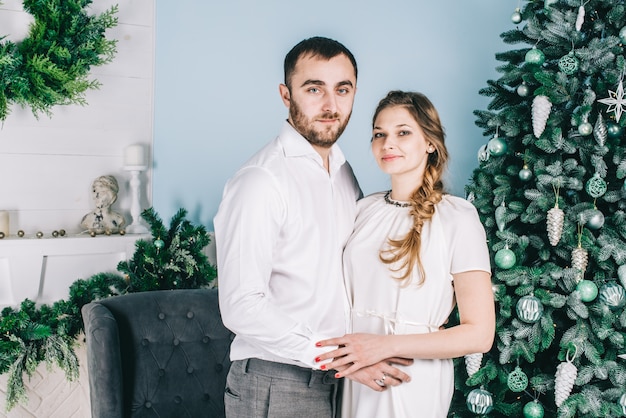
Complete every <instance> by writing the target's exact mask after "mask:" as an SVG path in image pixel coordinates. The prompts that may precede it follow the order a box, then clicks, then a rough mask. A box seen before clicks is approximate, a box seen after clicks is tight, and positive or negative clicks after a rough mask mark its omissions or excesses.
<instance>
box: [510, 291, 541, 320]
mask: <svg viewBox="0 0 626 418" xmlns="http://www.w3.org/2000/svg"><path fill="white" fill-rule="evenodd" d="M515 311H516V312H517V317H518V318H519V319H521V320H522V321H524V322H527V323H529V324H532V323H534V322H537V321H538V320H539V319H540V318H541V314H543V304H542V303H541V301H540V300H539V298H538V297H536V296H533V295H526V296H523V297H521V298H520V300H518V301H517V305H515Z"/></svg>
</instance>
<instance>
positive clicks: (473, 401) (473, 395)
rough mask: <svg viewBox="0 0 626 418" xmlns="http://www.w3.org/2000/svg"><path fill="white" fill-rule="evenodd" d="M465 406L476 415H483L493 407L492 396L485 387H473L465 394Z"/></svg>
mask: <svg viewBox="0 0 626 418" xmlns="http://www.w3.org/2000/svg"><path fill="white" fill-rule="evenodd" d="M466 403H467V408H468V409H469V410H470V411H471V412H473V413H475V414H478V415H485V414H488V413H489V412H491V410H492V409H493V396H491V393H489V392H487V391H486V390H485V389H482V388H480V389H474V390H472V391H471V392H470V393H468V394H467V401H466Z"/></svg>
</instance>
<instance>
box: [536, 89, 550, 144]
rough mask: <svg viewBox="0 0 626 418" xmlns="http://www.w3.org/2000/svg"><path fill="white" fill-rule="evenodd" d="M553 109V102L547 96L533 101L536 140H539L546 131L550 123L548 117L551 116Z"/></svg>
mask: <svg viewBox="0 0 626 418" xmlns="http://www.w3.org/2000/svg"><path fill="white" fill-rule="evenodd" d="M551 109H552V102H551V101H550V99H548V97H547V96H543V95H539V96H535V98H534V99H533V106H532V114H533V134H535V137H536V138H539V137H540V136H541V134H542V133H543V131H544V130H545V129H546V123H548V117H549V116H550V110H551Z"/></svg>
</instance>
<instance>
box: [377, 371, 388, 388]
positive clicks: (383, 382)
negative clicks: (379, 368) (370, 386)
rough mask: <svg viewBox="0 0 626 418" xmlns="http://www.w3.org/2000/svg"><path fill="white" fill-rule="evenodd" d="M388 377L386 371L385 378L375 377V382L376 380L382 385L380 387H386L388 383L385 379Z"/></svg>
mask: <svg viewBox="0 0 626 418" xmlns="http://www.w3.org/2000/svg"><path fill="white" fill-rule="evenodd" d="M386 378H387V374H386V373H383V378H382V379H374V382H375V383H376V384H377V385H378V386H380V387H383V388H384V387H385V386H387V385H386V384H385V379H386Z"/></svg>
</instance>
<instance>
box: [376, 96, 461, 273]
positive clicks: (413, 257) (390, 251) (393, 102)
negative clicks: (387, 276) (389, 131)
mask: <svg viewBox="0 0 626 418" xmlns="http://www.w3.org/2000/svg"><path fill="white" fill-rule="evenodd" d="M391 107H403V108H405V109H406V110H408V111H409V113H410V114H411V115H412V116H413V118H414V119H415V121H416V122H417V123H418V125H419V126H420V128H421V129H422V132H423V133H424V137H425V139H426V141H428V142H429V143H430V144H432V146H433V147H434V151H433V152H432V153H430V154H428V162H427V165H426V169H425V172H424V176H423V181H422V184H421V185H420V186H419V187H417V188H416V190H415V191H414V192H413V194H412V195H411V198H410V204H411V210H410V214H411V217H412V218H413V227H412V228H411V230H410V231H409V232H408V234H407V235H406V236H405V237H404V238H401V239H391V238H389V241H388V244H389V246H388V248H386V249H383V250H381V251H380V254H379V257H380V260H381V261H382V262H383V263H385V264H388V265H390V269H391V270H392V271H394V272H396V273H399V276H397V277H396V279H397V280H400V281H402V282H404V283H403V284H408V283H409V282H410V281H409V280H407V279H408V278H409V277H410V275H411V272H412V270H413V267H416V268H417V272H418V277H419V281H418V284H422V283H423V282H424V280H425V279H426V272H425V270H424V266H423V264H422V260H421V257H420V250H421V247H422V228H423V226H424V223H426V222H427V221H429V220H430V219H432V217H433V215H434V213H435V206H436V205H437V203H439V202H440V201H441V199H442V197H443V194H444V186H443V182H442V177H443V174H444V171H445V169H446V165H447V162H448V158H449V154H448V150H447V148H446V145H445V133H444V129H443V126H442V125H441V121H440V119H439V113H438V112H437V109H435V106H434V105H433V104H432V102H431V101H430V100H429V99H428V98H427V97H426V96H425V95H423V94H421V93H417V92H404V91H398V90H394V91H390V92H389V93H388V94H387V96H386V97H385V98H383V99H382V100H381V101H380V102H379V103H378V106H377V107H376V111H375V112H374V117H373V119H372V124H373V125H374V124H375V121H376V118H377V117H378V114H379V113H380V112H381V111H382V110H383V109H387V108H391ZM392 265H394V266H398V267H391V266H392Z"/></svg>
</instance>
